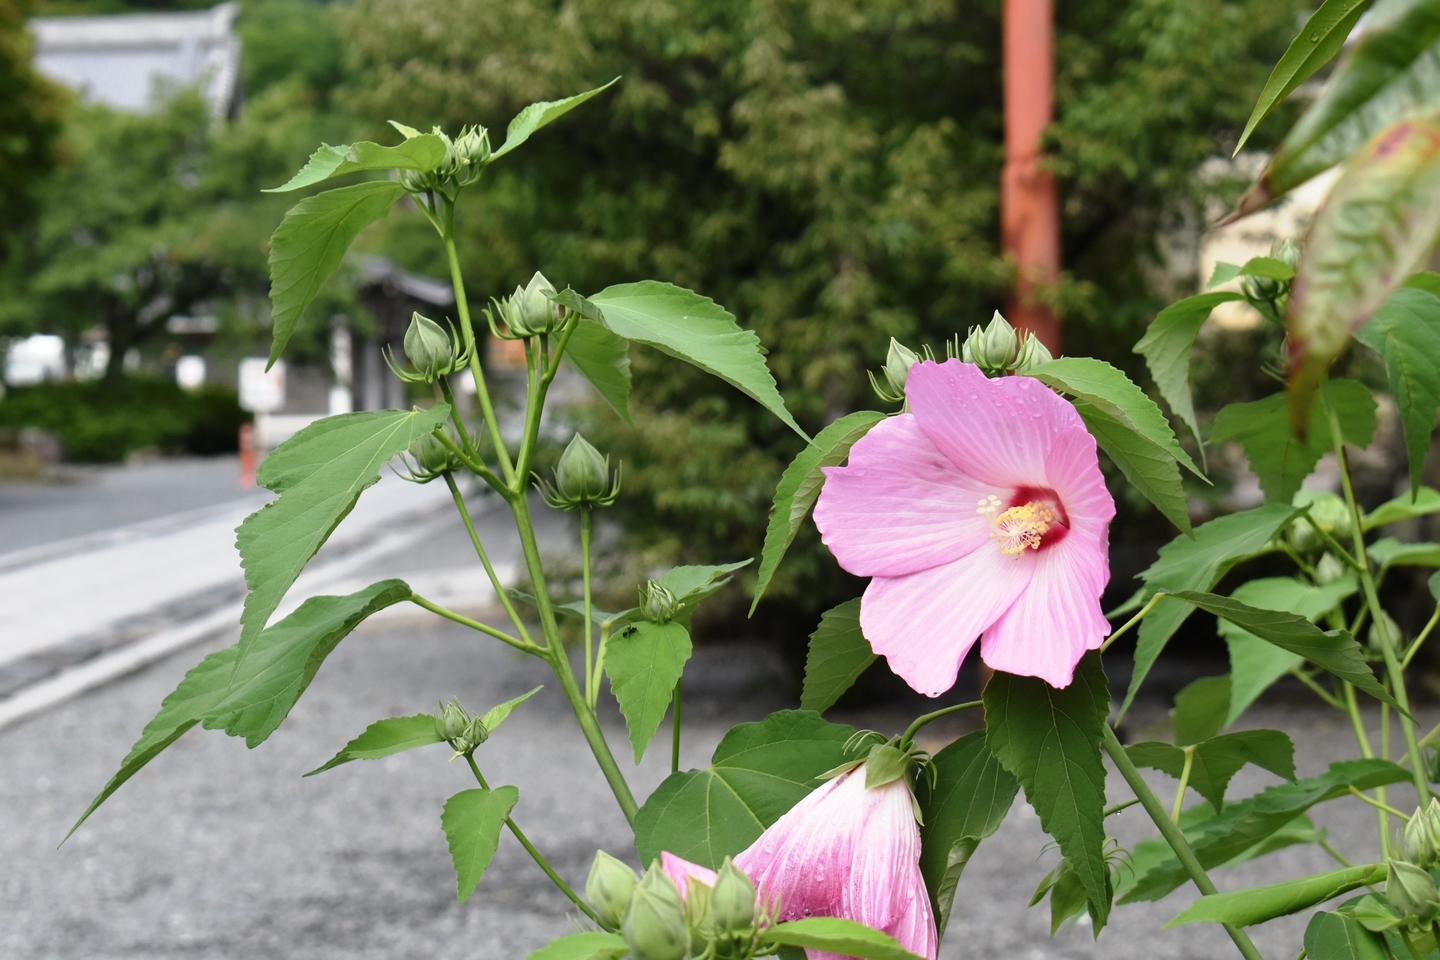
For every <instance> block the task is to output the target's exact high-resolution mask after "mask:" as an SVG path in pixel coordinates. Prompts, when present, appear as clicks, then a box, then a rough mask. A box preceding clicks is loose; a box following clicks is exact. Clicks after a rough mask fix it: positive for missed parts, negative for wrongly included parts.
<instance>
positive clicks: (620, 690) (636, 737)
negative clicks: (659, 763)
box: [605, 620, 692, 763]
mask: <svg viewBox="0 0 1440 960" xmlns="http://www.w3.org/2000/svg"><path fill="white" fill-rule="evenodd" d="M691 649H692V648H691V645H690V631H688V630H686V629H685V625H684V624H682V623H680V622H679V621H678V620H671V621H669V622H667V623H654V622H652V621H650V620H637V621H636V622H634V623H632V624H630V625H629V626H628V627H626V628H625V629H624V630H622V631H620V633H618V634H616V635H615V636H613V637H611V638H610V640H609V642H608V643H607V644H606V646H605V675H606V676H607V677H609V678H610V692H611V693H612V694H614V695H615V700H616V702H617V703H619V704H620V712H621V713H622V714H624V715H625V726H626V728H628V729H629V731H630V746H631V747H632V748H633V749H634V751H635V762H636V763H639V762H640V758H641V757H643V756H645V748H646V747H648V746H649V745H650V741H651V740H653V739H655V731H657V730H659V729H660V722H661V721H662V720H664V719H665V711H666V710H667V709H669V707H670V701H671V699H672V698H673V697H674V695H675V685H676V684H677V683H679V682H680V675H681V674H683V673H684V672H685V663H686V662H687V661H688V660H689V659H690V653H691Z"/></svg>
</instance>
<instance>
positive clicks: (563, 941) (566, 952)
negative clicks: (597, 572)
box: [526, 930, 630, 960]
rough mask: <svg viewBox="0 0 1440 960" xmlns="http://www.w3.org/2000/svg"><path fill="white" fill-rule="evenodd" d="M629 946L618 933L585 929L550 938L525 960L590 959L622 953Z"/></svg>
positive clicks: (626, 950) (627, 949)
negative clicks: (600, 955) (580, 931)
mask: <svg viewBox="0 0 1440 960" xmlns="http://www.w3.org/2000/svg"><path fill="white" fill-rule="evenodd" d="M629 949H630V947H629V946H628V945H627V944H626V943H625V938H624V937H622V936H620V934H618V933H601V932H599V931H588V930H587V931H585V932H584V933H572V934H570V935H568V936H564V937H559V938H557V939H555V940H551V941H550V942H549V943H547V944H545V946H543V947H541V948H540V949H539V950H536V951H535V952H534V953H532V954H530V956H529V957H527V958H526V960H591V958H592V957H595V956H597V955H599V954H605V955H607V956H609V955H612V954H616V955H618V954H623V953H625V952H628V951H629Z"/></svg>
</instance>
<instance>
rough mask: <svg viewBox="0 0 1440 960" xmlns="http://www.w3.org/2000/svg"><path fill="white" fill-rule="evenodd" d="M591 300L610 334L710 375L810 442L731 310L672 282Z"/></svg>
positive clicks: (622, 288) (648, 283)
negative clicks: (751, 400) (615, 334)
mask: <svg viewBox="0 0 1440 960" xmlns="http://www.w3.org/2000/svg"><path fill="white" fill-rule="evenodd" d="M590 302H591V303H593V304H594V305H595V306H597V307H599V308H600V310H601V312H602V313H603V314H604V316H605V326H607V327H609V328H610V329H611V330H612V331H613V332H615V333H617V334H619V335H620V336H622V337H624V338H625V339H626V340H632V341H634V342H635V343H643V344H647V345H648V346H652V347H654V348H655V349H657V350H659V351H661V352H662V353H668V354H669V355H670V356H672V357H677V358H679V359H681V360H684V361H685V362H687V363H692V364H694V365H695V366H697V367H699V368H700V369H701V370H704V371H705V372H706V373H711V374H714V375H715V376H717V377H719V378H720V379H721V380H724V381H725V382H726V383H728V384H730V385H731V386H733V387H735V388H736V389H737V390H739V391H740V392H741V393H744V394H746V395H747V396H749V397H752V398H753V399H755V400H756V401H758V402H759V403H760V405H761V406H763V407H765V409H767V410H769V411H770V412H771V413H773V414H775V416H777V417H779V418H780V419H781V420H782V421H783V422H784V423H785V424H786V425H788V426H789V427H790V428H791V429H792V430H794V431H795V432H796V433H798V434H800V436H802V437H805V439H806V440H807V441H808V440H809V439H810V438H809V437H807V436H805V431H803V430H801V429H800V426H799V424H797V423H796V422H795V418H794V417H792V416H790V411H789V410H787V409H785V401H784V400H783V399H782V398H781V396H780V391H779V390H777V389H776V387H775V378H774V377H772V376H771V375H770V368H769V367H767V366H766V365H765V350H764V348H763V347H761V346H760V338H759V337H757V336H756V335H755V333H754V331H751V330H742V329H740V326H739V325H738V324H737V323H736V322H735V317H734V316H732V315H731V313H730V311H728V310H726V309H725V308H724V307H722V306H720V305H719V304H718V303H716V302H715V301H714V300H711V299H710V298H709V297H702V296H700V294H698V293H695V292H693V291H690V290H686V289H685V288H684V287H677V286H675V285H674V284H673V283H660V282H658V281H655V280H643V281H641V282H640V283H621V284H617V285H616V286H613V287H606V288H605V289H604V290H601V291H600V292H599V293H597V294H595V296H593V297H591V298H590Z"/></svg>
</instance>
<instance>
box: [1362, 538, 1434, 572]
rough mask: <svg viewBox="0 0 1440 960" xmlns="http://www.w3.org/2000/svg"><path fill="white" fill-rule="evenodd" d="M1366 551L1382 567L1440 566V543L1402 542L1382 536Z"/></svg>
mask: <svg viewBox="0 0 1440 960" xmlns="http://www.w3.org/2000/svg"><path fill="white" fill-rule="evenodd" d="M1366 553H1368V554H1370V559H1371V560H1374V561H1375V562H1376V563H1378V564H1380V566H1382V567H1440V543H1402V542H1400V541H1399V540H1396V539H1395V538H1394V537H1382V538H1381V539H1379V540H1376V541H1375V542H1374V543H1372V544H1370V546H1369V548H1368V549H1367V550H1366Z"/></svg>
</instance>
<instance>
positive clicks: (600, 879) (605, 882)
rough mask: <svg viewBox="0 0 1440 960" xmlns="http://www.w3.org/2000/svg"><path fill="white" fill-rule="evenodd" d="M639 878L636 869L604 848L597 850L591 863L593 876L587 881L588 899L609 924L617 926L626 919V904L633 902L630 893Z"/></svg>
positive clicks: (607, 925)
mask: <svg viewBox="0 0 1440 960" xmlns="http://www.w3.org/2000/svg"><path fill="white" fill-rule="evenodd" d="M639 882H640V878H639V877H637V876H635V871H634V870H631V869H630V868H629V867H628V866H627V865H626V864H624V863H622V862H621V861H619V860H616V859H615V858H614V857H612V856H610V854H608V853H606V852H605V851H604V850H597V851H596V852H595V862H594V863H592V864H591V865H590V877H589V879H587V880H586V881H585V899H586V900H587V901H589V903H590V906H591V907H592V908H594V910H595V912H596V913H597V914H599V915H600V919H601V921H602V922H603V923H604V924H605V926H606V927H608V928H610V929H612V930H618V929H619V928H620V922H621V921H622V920H624V919H625V908H626V907H628V906H629V905H630V895H631V894H632V893H634V892H635V884H637V883H639Z"/></svg>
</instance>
